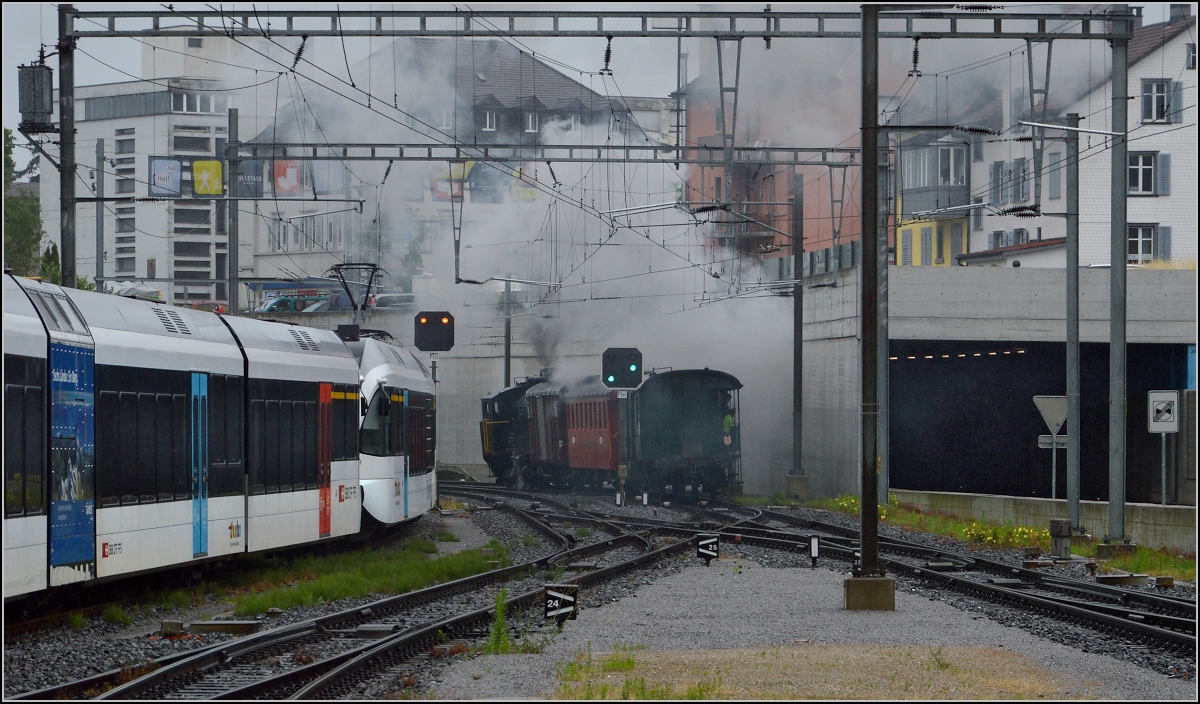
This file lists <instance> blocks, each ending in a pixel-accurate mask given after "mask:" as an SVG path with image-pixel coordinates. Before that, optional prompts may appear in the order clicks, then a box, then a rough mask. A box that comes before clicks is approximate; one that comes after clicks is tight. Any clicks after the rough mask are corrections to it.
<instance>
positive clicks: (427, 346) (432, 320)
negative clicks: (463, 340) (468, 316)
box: [413, 310, 454, 352]
mask: <svg viewBox="0 0 1200 704" xmlns="http://www.w3.org/2000/svg"><path fill="white" fill-rule="evenodd" d="M413 344H415V345H416V347H417V349H419V350H421V351H422V352H445V351H447V350H449V349H450V348H451V347H454V316H453V315H450V313H449V312H447V311H444V310H431V311H426V310H423V311H421V312H420V313H417V316H416V318H414V319H413Z"/></svg>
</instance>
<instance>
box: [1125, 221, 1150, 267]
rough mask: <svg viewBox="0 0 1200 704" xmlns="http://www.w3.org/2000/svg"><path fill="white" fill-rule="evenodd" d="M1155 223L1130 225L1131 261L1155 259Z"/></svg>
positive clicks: (1140, 261)
mask: <svg viewBox="0 0 1200 704" xmlns="http://www.w3.org/2000/svg"><path fill="white" fill-rule="evenodd" d="M1154 230H1155V226H1154V225H1130V226H1129V263H1130V264H1141V263H1142V262H1148V261H1150V260H1152V259H1154Z"/></svg>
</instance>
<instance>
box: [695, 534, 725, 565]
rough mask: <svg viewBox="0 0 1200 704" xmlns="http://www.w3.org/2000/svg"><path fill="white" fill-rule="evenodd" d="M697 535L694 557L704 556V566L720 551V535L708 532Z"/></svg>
mask: <svg viewBox="0 0 1200 704" xmlns="http://www.w3.org/2000/svg"><path fill="white" fill-rule="evenodd" d="M697 537H698V538H699V541H698V542H697V543H696V557H701V558H704V566H705V567H707V566H708V564H709V563H710V562H712V561H713V560H715V559H717V557H718V556H719V553H720V552H721V536H719V535H712V534H708V535H700V536H697Z"/></svg>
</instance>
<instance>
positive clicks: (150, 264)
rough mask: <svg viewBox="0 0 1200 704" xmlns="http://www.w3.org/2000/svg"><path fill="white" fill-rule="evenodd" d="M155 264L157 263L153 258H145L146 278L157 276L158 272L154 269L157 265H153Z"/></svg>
mask: <svg viewBox="0 0 1200 704" xmlns="http://www.w3.org/2000/svg"><path fill="white" fill-rule="evenodd" d="M156 264H157V262H155V260H153V259H147V260H146V278H147V279H153V278H156V277H157V276H158V272H157V271H156V269H157V267H156V266H155V265H156Z"/></svg>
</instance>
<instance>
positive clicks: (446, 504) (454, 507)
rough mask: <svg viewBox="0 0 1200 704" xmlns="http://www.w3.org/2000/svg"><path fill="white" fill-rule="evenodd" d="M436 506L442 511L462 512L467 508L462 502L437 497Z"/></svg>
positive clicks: (450, 498)
mask: <svg viewBox="0 0 1200 704" xmlns="http://www.w3.org/2000/svg"><path fill="white" fill-rule="evenodd" d="M437 505H438V508H440V509H442V510H443V511H462V510H463V509H465V508H466V507H467V505H466V504H465V503H463V502H462V501H459V500H458V499H455V498H452V497H449V496H439V497H438V502H437Z"/></svg>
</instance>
